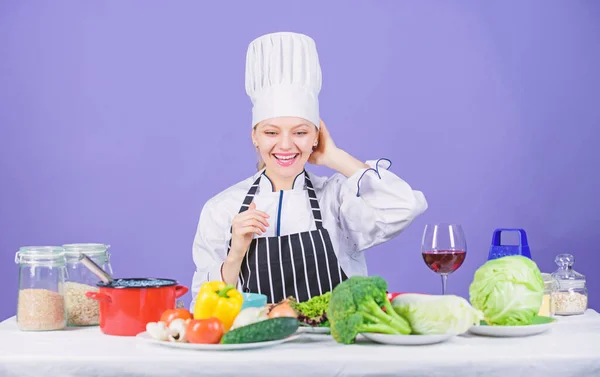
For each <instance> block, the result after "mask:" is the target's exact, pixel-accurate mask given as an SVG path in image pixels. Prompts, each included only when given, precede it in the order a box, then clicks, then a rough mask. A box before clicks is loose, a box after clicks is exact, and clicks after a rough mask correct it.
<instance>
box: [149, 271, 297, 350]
mask: <svg viewBox="0 0 600 377" xmlns="http://www.w3.org/2000/svg"><path fill="white" fill-rule="evenodd" d="M242 303H243V296H242V295H241V293H240V292H239V291H238V290H236V289H235V287H234V286H233V285H225V283H223V282H219V281H212V282H207V283H205V284H203V285H202V287H201V288H200V292H199V293H198V297H197V299H196V306H195V308H194V313H193V314H192V313H190V312H189V311H188V310H187V309H169V310H167V311H165V312H164V313H163V315H162V316H161V318H160V321H159V322H150V323H148V324H147V325H146V331H147V332H148V334H149V335H150V336H151V337H152V338H153V339H156V340H161V341H168V342H181V343H198V344H240V343H254V342H265V341H270V340H279V339H284V338H287V337H289V336H290V335H292V334H294V333H295V332H296V331H297V330H298V319H296V313H295V312H294V311H293V310H292V309H291V308H289V310H290V312H288V313H287V315H284V314H285V313H283V312H282V309H283V307H281V308H280V309H279V310H270V311H269V309H268V308H267V307H262V308H246V309H243V310H241V308H242ZM292 314H293V315H292Z"/></svg>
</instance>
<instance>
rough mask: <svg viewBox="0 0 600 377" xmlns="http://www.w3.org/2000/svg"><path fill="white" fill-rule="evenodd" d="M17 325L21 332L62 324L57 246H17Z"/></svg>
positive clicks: (59, 250) (63, 273) (62, 256)
mask: <svg viewBox="0 0 600 377" xmlns="http://www.w3.org/2000/svg"><path fill="white" fill-rule="evenodd" d="M15 263H16V264H17V265H18V266H19V296H18V300H17V326H18V327H19V329H20V330H22V331H52V330H62V329H64V328H65V327H66V324H67V316H66V312H65V296H64V283H65V276H66V266H65V264H66V263H65V254H64V250H63V249H62V248H61V247H58V246H28V247H21V248H20V249H19V251H17V253H16V254H15Z"/></svg>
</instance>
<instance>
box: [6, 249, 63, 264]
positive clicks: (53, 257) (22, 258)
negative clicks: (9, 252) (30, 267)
mask: <svg viewBox="0 0 600 377" xmlns="http://www.w3.org/2000/svg"><path fill="white" fill-rule="evenodd" d="M64 261H65V251H64V249H63V248H62V247H60V246H23V247H20V248H19V251H17V252H16V253H15V263H17V264H21V263H30V264H38V263H41V264H45V263H48V264H57V263H64Z"/></svg>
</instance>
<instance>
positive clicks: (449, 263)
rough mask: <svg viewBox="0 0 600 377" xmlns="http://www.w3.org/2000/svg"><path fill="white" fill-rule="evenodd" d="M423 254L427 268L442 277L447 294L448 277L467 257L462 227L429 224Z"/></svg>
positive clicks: (422, 249) (422, 248)
mask: <svg viewBox="0 0 600 377" xmlns="http://www.w3.org/2000/svg"><path fill="white" fill-rule="evenodd" d="M421 253H422V254H423V260H424V261H425V264H426V265H427V267H429V268H430V269H431V270H432V271H433V272H435V273H436V274H439V275H440V276H441V277H442V294H443V295H445V294H446V280H447V279H448V275H450V274H451V273H453V272H454V271H456V270H457V269H458V268H459V267H460V266H461V265H462V264H463V262H464V261H465V257H466V256H467V241H466V239H465V234H464V232H463V230H462V227H461V226H460V225H456V224H445V223H441V224H427V225H426V226H425V230H424V231H423V239H422V240H421Z"/></svg>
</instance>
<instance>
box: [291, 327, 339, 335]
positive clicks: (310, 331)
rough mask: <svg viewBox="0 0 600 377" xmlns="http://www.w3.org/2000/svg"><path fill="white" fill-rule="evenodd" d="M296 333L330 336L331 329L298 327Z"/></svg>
mask: <svg viewBox="0 0 600 377" xmlns="http://www.w3.org/2000/svg"><path fill="white" fill-rule="evenodd" d="M297 332H298V333H300V334H330V333H331V329H330V328H329V327H309V326H300V327H298V331H297Z"/></svg>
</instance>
